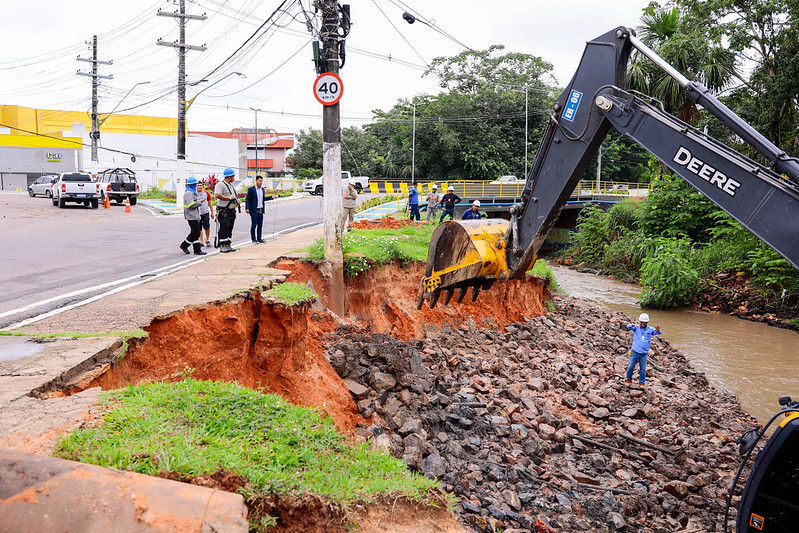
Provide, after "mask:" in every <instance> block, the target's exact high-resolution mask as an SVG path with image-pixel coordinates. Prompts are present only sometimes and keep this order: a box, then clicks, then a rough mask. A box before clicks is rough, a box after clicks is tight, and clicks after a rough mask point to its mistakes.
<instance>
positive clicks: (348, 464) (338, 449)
mask: <svg viewBox="0 0 799 533" xmlns="http://www.w3.org/2000/svg"><path fill="white" fill-rule="evenodd" d="M102 399H103V400H102V401H104V402H105V403H106V404H107V405H109V406H110V407H111V410H110V411H109V412H108V413H107V414H106V415H105V417H104V420H103V422H102V424H101V425H100V426H99V427H95V428H84V429H79V430H77V431H76V432H75V433H73V434H71V435H70V436H68V437H66V438H64V439H62V440H61V442H60V443H59V444H58V446H57V448H56V451H55V455H56V456H58V457H62V458H64V459H70V460H74V461H82V462H86V463H92V464H96V465H101V466H108V467H112V468H118V469H121V470H131V471H134V472H140V473H143V474H149V475H157V474H158V473H159V472H161V471H163V470H166V471H168V472H174V473H177V474H178V475H179V476H186V477H190V476H197V475H208V474H212V473H214V472H217V471H218V470H220V469H228V470H231V471H233V472H235V473H237V474H239V475H241V476H243V477H245V478H246V479H247V480H248V482H249V484H248V489H247V490H251V491H253V493H254V495H265V494H268V493H290V494H296V493H302V492H305V491H308V492H312V493H315V494H320V495H323V496H325V497H327V498H329V499H331V500H334V501H338V502H343V503H348V502H352V501H354V500H356V499H359V498H363V499H366V500H368V499H370V497H372V496H373V495H376V494H384V493H394V492H400V493H403V494H405V495H407V496H409V497H420V496H423V495H424V494H425V493H426V492H427V491H428V490H430V489H432V488H434V487H436V486H437V483H436V482H435V481H432V480H429V479H427V478H424V477H422V476H419V475H416V474H412V473H410V472H408V470H407V469H406V468H405V465H404V464H403V463H402V462H401V461H398V460H396V459H394V458H392V457H391V456H390V455H388V454H385V453H382V452H377V451H371V450H369V448H368V446H367V445H366V444H359V445H351V444H349V443H348V442H347V439H346V438H345V437H344V436H343V435H341V434H339V433H338V432H337V431H336V429H335V427H334V425H333V423H332V422H331V421H330V419H329V418H322V416H320V414H319V413H318V412H316V411H314V410H312V409H308V408H304V407H298V406H295V405H292V404H290V403H288V402H287V401H285V400H284V399H282V398H281V397H279V396H276V395H272V394H262V393H260V392H256V391H253V390H250V389H246V388H244V387H241V386H239V385H237V384H231V383H223V382H210V381H198V380H194V379H191V378H188V377H187V379H185V381H182V382H178V383H147V384H143V385H139V386H135V387H127V388H125V389H121V390H116V391H110V392H106V393H103V395H102Z"/></svg>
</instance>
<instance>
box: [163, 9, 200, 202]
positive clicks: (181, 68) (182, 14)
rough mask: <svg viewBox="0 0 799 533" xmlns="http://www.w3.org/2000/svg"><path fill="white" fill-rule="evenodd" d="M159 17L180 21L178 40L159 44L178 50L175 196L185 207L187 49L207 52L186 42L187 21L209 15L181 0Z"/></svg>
mask: <svg viewBox="0 0 799 533" xmlns="http://www.w3.org/2000/svg"><path fill="white" fill-rule="evenodd" d="M156 14H157V15H158V16H159V17H172V18H175V19H177V21H178V28H179V34H178V40H177V41H174V42H171V43H167V42H164V41H162V40H161V39H158V42H156V44H157V45H159V46H170V47H172V48H175V49H176V50H177V51H178V153H177V169H176V170H177V172H176V176H175V196H176V198H177V205H178V207H183V195H182V194H181V189H182V188H183V184H184V183H186V50H196V51H198V52H205V50H206V48H205V45H202V46H196V45H191V44H186V21H187V20H206V19H207V18H208V17H207V16H206V15H205V13H203V14H202V15H189V14H187V13H186V0H180V11H174V12H172V13H167V12H165V11H161V10H160V9H159V10H158V13H156Z"/></svg>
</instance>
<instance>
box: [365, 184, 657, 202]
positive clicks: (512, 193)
mask: <svg viewBox="0 0 799 533" xmlns="http://www.w3.org/2000/svg"><path fill="white" fill-rule="evenodd" d="M433 185H437V186H438V192H439V193H440V194H442V195H443V194H445V193H446V192H447V190H448V188H449V187H450V186H451V187H453V188H454V189H455V194H457V195H458V196H460V197H463V198H491V197H500V198H516V197H519V196H521V194H522V190H524V181H518V182H501V183H496V182H490V181H474V180H457V181H424V182H419V193H420V194H422V195H425V194H427V193H428V192H429V191H431V190H432V188H433ZM409 187H410V182H409V181H399V180H372V181H370V182H369V192H371V193H374V194H381V193H387V194H397V193H399V194H400V195H407V194H408V189H409ZM650 188H651V185H650V184H649V183H625V182H617V181H600V182H599V183H597V182H596V181H593V180H590V181H589V180H585V181H581V182H580V183H579V184H578V185H577V187H576V188H575V189H574V192H573V193H572V196H573V197H574V196H576V197H584V196H631V197H645V196H646V195H647V194H648V193H649V191H650Z"/></svg>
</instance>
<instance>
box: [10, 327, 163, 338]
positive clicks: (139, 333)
mask: <svg viewBox="0 0 799 533" xmlns="http://www.w3.org/2000/svg"><path fill="white" fill-rule="evenodd" d="M0 335H2V336H6V337H37V338H39V339H52V338H55V337H68V338H70V339H85V338H88V337H121V338H122V339H123V340H125V341H127V340H129V339H132V338H143V339H146V338H147V337H148V336H149V335H150V334H149V333H147V332H146V331H144V330H143V329H134V330H130V331H109V332H107V333H86V332H83V331H64V332H60V333H25V332H21V331H8V330H0Z"/></svg>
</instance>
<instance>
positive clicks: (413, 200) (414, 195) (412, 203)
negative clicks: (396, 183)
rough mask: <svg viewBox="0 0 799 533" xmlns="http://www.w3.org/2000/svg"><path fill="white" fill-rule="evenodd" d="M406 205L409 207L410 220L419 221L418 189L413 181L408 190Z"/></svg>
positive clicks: (420, 217)
mask: <svg viewBox="0 0 799 533" xmlns="http://www.w3.org/2000/svg"><path fill="white" fill-rule="evenodd" d="M408 206H409V207H410V208H411V220H416V221H417V222H419V221H420V220H421V219H422V216H421V215H420V214H419V189H417V188H416V182H415V181H414V182H413V184H412V185H411V189H410V190H409V191H408Z"/></svg>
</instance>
